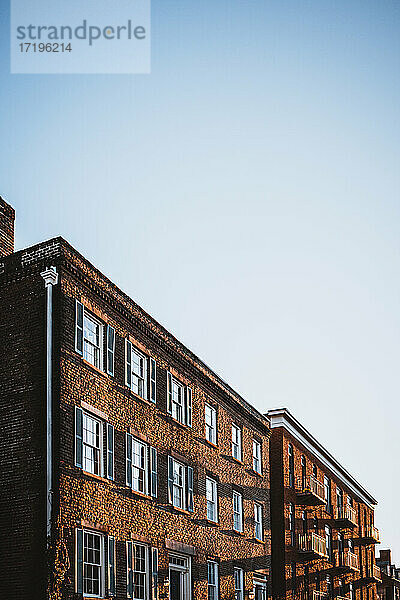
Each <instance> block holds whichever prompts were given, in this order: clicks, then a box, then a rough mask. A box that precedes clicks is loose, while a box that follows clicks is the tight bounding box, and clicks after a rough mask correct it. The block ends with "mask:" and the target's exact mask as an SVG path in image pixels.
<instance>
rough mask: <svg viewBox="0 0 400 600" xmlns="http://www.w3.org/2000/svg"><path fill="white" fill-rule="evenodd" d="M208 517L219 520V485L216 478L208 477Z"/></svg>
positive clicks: (215, 520) (210, 519) (214, 520)
mask: <svg viewBox="0 0 400 600" xmlns="http://www.w3.org/2000/svg"><path fill="white" fill-rule="evenodd" d="M206 498H207V519H208V520H209V521H213V522H214V523H216V522H217V521H218V486H217V482H216V481H215V479H211V477H206Z"/></svg>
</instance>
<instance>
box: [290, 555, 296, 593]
mask: <svg viewBox="0 0 400 600" xmlns="http://www.w3.org/2000/svg"><path fill="white" fill-rule="evenodd" d="M290 578H291V580H292V594H294V593H295V592H296V590H297V567H296V563H295V562H294V561H293V562H292V563H291V565H290Z"/></svg>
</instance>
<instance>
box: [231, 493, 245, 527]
mask: <svg viewBox="0 0 400 600" xmlns="http://www.w3.org/2000/svg"><path fill="white" fill-rule="evenodd" d="M235 500H236V502H235ZM235 504H236V506H235ZM232 509H233V530H234V531H237V532H238V533H243V495H242V494H241V493H240V492H238V491H236V490H233V493H232ZM236 525H237V526H236Z"/></svg>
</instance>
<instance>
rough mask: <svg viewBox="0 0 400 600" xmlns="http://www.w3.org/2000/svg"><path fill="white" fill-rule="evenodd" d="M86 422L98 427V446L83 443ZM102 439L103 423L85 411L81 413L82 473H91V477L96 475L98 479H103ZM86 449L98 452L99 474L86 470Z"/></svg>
mask: <svg viewBox="0 0 400 600" xmlns="http://www.w3.org/2000/svg"><path fill="white" fill-rule="evenodd" d="M88 420H90V421H92V422H93V423H96V424H98V425H99V446H93V445H92V444H89V443H87V441H85V432H87V431H88V429H87V427H85V424H87V421H88ZM103 437H104V423H103V421H102V420H101V419H99V418H98V417H95V416H94V415H92V414H90V413H88V412H86V411H82V469H83V471H86V473H91V474H92V475H98V476H99V477H103V475H104V449H103ZM86 448H94V449H95V450H96V452H98V455H99V472H98V473H96V472H95V471H94V470H91V469H90V468H87V467H88V463H87V461H86Z"/></svg>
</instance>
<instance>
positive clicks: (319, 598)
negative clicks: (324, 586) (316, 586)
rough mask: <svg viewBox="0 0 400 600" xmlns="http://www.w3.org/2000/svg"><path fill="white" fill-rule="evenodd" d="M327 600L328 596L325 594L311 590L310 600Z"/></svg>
mask: <svg viewBox="0 0 400 600" xmlns="http://www.w3.org/2000/svg"><path fill="white" fill-rule="evenodd" d="M326 598H328V594H327V593H326V592H318V591H317V590H313V593H312V600H326Z"/></svg>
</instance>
